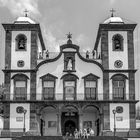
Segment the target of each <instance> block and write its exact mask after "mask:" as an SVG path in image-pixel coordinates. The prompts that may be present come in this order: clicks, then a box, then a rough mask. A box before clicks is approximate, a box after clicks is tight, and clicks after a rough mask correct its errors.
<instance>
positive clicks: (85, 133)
mask: <svg viewBox="0 0 140 140" xmlns="http://www.w3.org/2000/svg"><path fill="white" fill-rule="evenodd" d="M94 135H95V133H94V130H93V129H92V128H87V129H86V128H84V129H83V130H82V129H80V130H79V131H78V129H77V128H76V129H75V131H74V137H75V139H78V138H84V139H85V138H87V139H88V137H89V136H94Z"/></svg>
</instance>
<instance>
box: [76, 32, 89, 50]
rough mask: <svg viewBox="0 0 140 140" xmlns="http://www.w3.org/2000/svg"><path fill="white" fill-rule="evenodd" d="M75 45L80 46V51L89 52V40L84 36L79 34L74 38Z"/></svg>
mask: <svg viewBox="0 0 140 140" xmlns="http://www.w3.org/2000/svg"><path fill="white" fill-rule="evenodd" d="M76 44H78V45H79V46H80V49H81V51H84V52H86V51H87V50H89V51H91V46H90V44H91V41H90V38H89V37H88V36H86V35H84V34H80V35H78V36H77V37H76Z"/></svg>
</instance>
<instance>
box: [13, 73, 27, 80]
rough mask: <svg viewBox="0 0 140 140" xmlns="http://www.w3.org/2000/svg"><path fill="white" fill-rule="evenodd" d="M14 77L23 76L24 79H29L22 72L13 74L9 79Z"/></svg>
mask: <svg viewBox="0 0 140 140" xmlns="http://www.w3.org/2000/svg"><path fill="white" fill-rule="evenodd" d="M16 77H23V79H26V80H27V79H29V77H28V76H27V75H25V74H22V73H18V74H15V75H13V76H12V78H11V79H15V78H16Z"/></svg>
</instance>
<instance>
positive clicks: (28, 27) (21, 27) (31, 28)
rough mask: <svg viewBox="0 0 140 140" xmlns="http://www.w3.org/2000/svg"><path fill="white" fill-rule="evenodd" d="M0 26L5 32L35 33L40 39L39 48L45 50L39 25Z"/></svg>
mask: <svg viewBox="0 0 140 140" xmlns="http://www.w3.org/2000/svg"><path fill="white" fill-rule="evenodd" d="M2 26H3V27H4V29H5V30H6V31H7V30H11V31H19V30H20V31H37V32H38V36H39V39H40V43H41V47H42V49H43V50H45V49H46V48H45V44H44V40H43V37H42V32H41V29H40V25H39V24H2Z"/></svg>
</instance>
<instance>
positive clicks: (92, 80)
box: [82, 73, 99, 100]
mask: <svg viewBox="0 0 140 140" xmlns="http://www.w3.org/2000/svg"><path fill="white" fill-rule="evenodd" d="M82 78H83V79H84V85H85V99H86V100H96V99H97V91H98V90H97V87H98V79H99V77H98V76H96V75H94V74H92V73H90V74H88V75H86V76H84V77H82Z"/></svg>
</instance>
